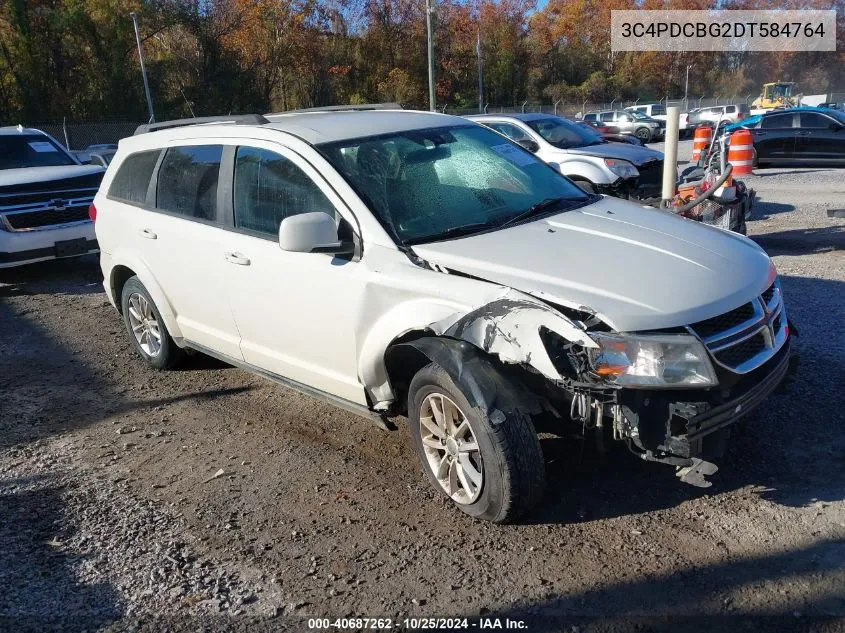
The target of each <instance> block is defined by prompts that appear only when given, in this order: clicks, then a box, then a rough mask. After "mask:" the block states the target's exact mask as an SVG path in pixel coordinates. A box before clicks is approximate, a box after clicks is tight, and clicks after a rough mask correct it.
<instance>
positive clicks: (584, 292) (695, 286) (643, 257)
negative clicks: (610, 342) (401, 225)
mask: <svg viewBox="0 0 845 633" xmlns="http://www.w3.org/2000/svg"><path fill="white" fill-rule="evenodd" d="M414 251H415V252H416V253H417V254H418V255H419V256H420V257H422V258H424V259H425V260H427V261H429V262H431V263H434V264H437V265H438V266H439V267H442V268H445V269H448V270H450V271H454V272H458V273H463V274H466V275H471V276H473V277H478V278H480V279H485V280H488V281H491V282H494V283H498V284H501V285H504V286H509V287H511V288H515V289H516V290H520V291H522V292H525V293H527V294H530V295H533V296H535V297H537V298H539V299H542V300H545V301H548V302H550V303H553V304H554V303H557V304H560V305H564V306H568V307H574V308H579V309H586V310H590V311H593V312H595V313H597V314H598V315H599V316H600V317H601V318H602V319H603V320H604V321H606V322H607V323H608V324H609V325H610V326H611V327H613V328H614V329H616V330H617V331H620V332H633V331H643V330H654V329H660V328H668V327H676V326H680V325H687V324H689V323H695V322H697V321H701V320H703V319H709V318H711V317H714V316H716V315H719V314H722V313H724V312H727V311H729V310H732V309H733V308H736V307H737V306H739V305H742V304H743V303H745V302H747V301H749V300H750V299H751V298H752V297H754V296H756V295H759V294H761V293H762V292H763V291H764V290H765V289H766V288H767V287H768V285H769V284H770V283H771V282H772V281H773V279H774V276H775V274H776V273H775V270H774V266H773V265H772V263H771V261H770V260H769V257H768V256H767V255H766V253H765V252H763V250H762V249H761V248H760V247H758V246H757V245H756V244H755V243H754V242H752V241H751V240H749V239H747V238H745V237H742V236H740V235H737V234H735V233H730V232H728V231H724V230H722V229H717V228H714V227H710V226H706V225H704V224H701V223H699V222H695V221H694V220H687V219H685V218H682V217H679V216H676V215H673V214H671V213H669V212H666V211H659V210H657V209H652V208H645V207H641V206H639V205H635V204H633V203H631V202H628V201H625V200H619V199H617V198H608V197H606V198H603V199H602V200H601V201H600V202H597V203H594V204H591V205H589V206H587V207H583V208H581V209H577V210H573V211H568V212H564V213H559V214H555V215H553V216H550V217H547V218H543V219H539V220H536V221H533V222H529V223H526V224H522V225H518V226H514V227H511V228H508V229H504V230H501V231H492V232H489V233H483V234H480V235H475V236H470V237H466V238H461V239H455V240H447V241H443V242H436V243H432V244H424V245H418V246H414Z"/></svg>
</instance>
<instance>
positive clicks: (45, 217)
mask: <svg viewBox="0 0 845 633" xmlns="http://www.w3.org/2000/svg"><path fill="white" fill-rule="evenodd" d="M5 217H6V221H7V222H8V223H9V226H11V227H12V228H13V229H15V230H17V231H20V230H21V229H35V228H39V227H42V226H51V225H54V224H66V223H68V222H79V221H81V220H87V219H88V207H85V206H79V207H70V208H68V209H44V210H42V211H27V212H25V213H12V214H9V215H7V216H5Z"/></svg>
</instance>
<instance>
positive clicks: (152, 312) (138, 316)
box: [120, 277, 184, 369]
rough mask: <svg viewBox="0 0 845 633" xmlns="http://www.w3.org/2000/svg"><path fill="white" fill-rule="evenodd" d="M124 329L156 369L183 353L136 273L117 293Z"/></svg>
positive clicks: (139, 351) (173, 362)
mask: <svg viewBox="0 0 845 633" xmlns="http://www.w3.org/2000/svg"><path fill="white" fill-rule="evenodd" d="M120 305H121V311H122V312H123V321H124V323H125V324H126V331H127V332H128V333H129V338H130V340H131V341H132V343H133V345H134V346H135V351H137V352H138V354H139V355H140V356H141V358H143V359H144V360H145V361H147V363H148V364H149V365H150V366H151V367H154V368H156V369H170V368H171V367H174V366H175V365H176V364H177V363H178V362H179V361H180V360H182V358H183V356H184V352H183V351H182V350H181V349H180V348H179V347H178V346H177V345H176V343H174V342H173V338H172V337H171V336H170V333H169V332H168V331H167V326H166V325H165V324H164V320H163V319H162V318H161V313H160V312H159V310H158V308H157V307H156V305H155V303H154V302H153V300H152V297H150V293H149V292H147V289H146V288H145V287H144V284H142V283H141V280H140V279H138V277H130V278H129V279H128V280H127V281H126V283H125V284H124V285H123V291H122V292H121V296H120Z"/></svg>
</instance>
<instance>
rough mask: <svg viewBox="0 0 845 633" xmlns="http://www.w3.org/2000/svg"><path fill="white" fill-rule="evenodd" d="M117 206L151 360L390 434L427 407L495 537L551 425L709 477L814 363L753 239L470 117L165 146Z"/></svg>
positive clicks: (107, 228)
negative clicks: (221, 364) (283, 388)
mask: <svg viewBox="0 0 845 633" xmlns="http://www.w3.org/2000/svg"><path fill="white" fill-rule="evenodd" d="M168 125H176V124H164V125H161V124H159V125H158V127H164V128H167V126H168ZM151 127H156V126H151ZM145 129H149V128H145ZM141 131H142V132H143V131H145V130H141ZM95 205H96V208H97V214H96V217H97V221H96V231H97V237H98V239H99V241H100V246H101V249H102V255H101V263H102V270H103V274H104V277H105V279H104V286H105V289H106V291H107V293H108V295H109V297H110V299H111V301H112V302H113V303H114V305H115V306H116V307H117V308H118V310H119V311H120V313H121V314H122V317H123V320H124V322H125V325H126V329H127V331H128V333H129V335H130V338H131V341H132V343H133V345H134V346H135V349H136V350H137V351H138V353H139V354H140V355H141V357H142V358H143V359H144V360H145V361H146V362H148V363H149V364H151V365H152V366H153V367H156V368H167V367H171V366H173V365H174V364H175V363H176V362H177V361H178V360H179V357H180V355H181V353H182V350H183V349H184V348H191V349H194V350H199V351H201V352H205V353H207V354H209V355H212V356H215V357H217V358H220V359H223V360H225V361H226V362H229V363H231V364H233V365H237V366H240V367H243V368H246V369H248V370H251V371H254V372H257V373H259V374H260V375H262V376H265V377H267V378H270V379H273V380H276V381H279V382H281V383H283V384H285V385H288V386H291V387H293V388H296V389H300V390H302V391H304V392H306V393H308V394H311V395H314V396H319V397H323V398H325V399H328V400H329V401H330V402H333V403H335V404H337V405H339V406H342V407H345V408H346V409H349V410H351V411H355V412H358V413H362V414H364V415H368V416H371V417H373V418H374V419H375V420H376V421H378V422H380V423H381V422H382V421H383V420H384V419H385V418H388V417H391V416H399V415H406V416H407V418H408V427H409V429H410V434H411V437H412V441H413V444H414V447H415V449H416V451H417V453H418V455H419V457H420V460H421V463H422V466H423V469H424V471H425V473H426V475H427V476H428V478H429V479H430V481H431V482H432V484H433V485H434V486H435V487H436V488H437V489H439V490H440V491H442V492H443V493H444V494H445V495H447V496H449V497H450V498H451V499H452V500H453V501H454V502H455V504H456V505H457V507H459V508H460V509H461V510H463V511H464V512H466V513H468V514H470V515H472V516H475V517H479V518H483V519H488V520H492V521H506V520H510V519H513V518H514V517H516V516H518V515H519V514H520V513H521V512H523V511H525V510H527V509H528V508H530V507H531V506H532V505H534V504H535V503H536V502H538V501H539V500H540V498H541V496H542V490H543V481H544V460H543V453H542V450H541V447H540V442H539V440H538V436H537V433H536V431H535V427H534V421H535V419H537V418H538V417H543V419H544V420H546V421H547V420H552V421H553V422H552V424H553V425H554V426H553V428H555V429H556V430H558V431H560V432H561V433H563V432H564V430H565V429H569V430H570V431H571V430H576V431H580V432H583V433H585V434H587V433H589V434H597V435H599V436H601V437H604V436H605V435H606V436H607V437H608V438H610V437H612V438H615V439H617V440H620V441H623V442H625V443H627V444H628V446H629V448H630V449H631V450H632V451H633V452H634V453H635V454H636V455H638V456H639V457H641V458H643V459H646V460H649V461H656V462H664V463H668V464H671V465H673V466H675V467H677V468H678V471H677V474H678V475H679V477H680V478H681V479H682V480H684V481H686V482H689V483H693V484H696V485H708V482H707V481H706V480H705V479H704V476H705V475H706V474H709V473H712V472H713V471H714V470H715V466H714V465H713V464H711V463H710V462H708V461H706V460H704V459H702V455H704V456H706V454H707V450H708V441H709V439H710V438H713V437H714V436H720V437H719V439H720V441H723V440H724V437H723V435H724V434H723V431H722V429H724V428H726V427H727V425H729V424H731V423H732V422H734V421H735V420H736V419H737V418H739V417H740V416H742V415H744V414H746V413H747V412H748V411H749V410H751V409H753V408H754V407H755V406H757V405H759V404H760V403H761V402H763V401H764V399H765V397H766V396H767V395H768V394H769V393H770V392H771V391H772V390H773V389H774V388H775V387H776V386H777V385H778V384H779V383H780V382H781V380H782V379H783V378H784V376H785V375H786V373H787V368H788V365H789V347H790V342H789V327H788V325H787V320H786V315H785V312H784V307H783V301H782V298H781V292H780V285H779V283H778V281H777V278H776V273H775V269H774V266H773V265H772V263H771V261H770V260H769V258H768V257H767V256H766V254H765V253H764V252H763V251H762V250H761V249H760V248H758V247H757V246H756V245H755V244H754V243H753V242H751V241H750V240H747V239H745V238H744V237H740V236H737V235H733V234H731V233H729V232H727V231H722V230H720V229H715V228H711V227H708V226H703V225H701V224H699V223H697V222H694V221H691V220H686V219H683V218H680V217H676V216H675V215H673V214H670V213H667V212H663V211H658V210H654V209H646V208H643V207H641V206H639V205H636V204H633V203H630V202H627V201H625V200H619V199H615V198H604V197H602V196H599V195H594V194H589V193H586V192H584V191H582V190H581V189H579V188H578V187H577V186H575V185H574V184H573V183H572V182H571V181H569V180H568V179H567V178H565V177H564V176H562V175H561V174H560V173H558V172H557V171H556V170H555V169H553V168H552V167H550V166H549V165H547V164H546V163H544V162H543V161H541V160H540V159H538V158H537V157H535V156H534V155H533V154H532V153H530V152H528V151H525V150H524V149H522V148H521V147H520V146H519V145H516V144H515V143H512V142H510V141H508V140H507V139H505V138H503V137H502V136H501V135H499V134H497V133H495V132H493V131H492V130H489V129H487V128H485V127H483V126H481V125H478V124H476V123H473V122H471V121H467V120H466V119H461V118H457V117H451V116H446V115H441V114H433V113H427V112H408V111H385V110H379V111H346V112H337V111H333V112H304V113H290V114H282V115H267V116H266V118H265V117H260V116H253V117H244V118H240V119H231V118H230V119H229V120H228V122H219V123H208V124H204V125H184V124H183V125H180V126H178V127H170V128H169V129H160V130H158V131H152V132H150V133H141V134H138V135H136V136H133V137H132V138H128V139H124V140H123V141H121V143H120V146H119V149H118V152H117V155H116V156H115V158H114V160H113V162H112V163H111V165H110V166H109V168H108V172H107V173H106V176H105V179H104V180H103V184H102V187H101V189H100V191H99V193H98V194H97V196H96V199H95ZM382 425H383V426H387V425H386V424H382Z"/></svg>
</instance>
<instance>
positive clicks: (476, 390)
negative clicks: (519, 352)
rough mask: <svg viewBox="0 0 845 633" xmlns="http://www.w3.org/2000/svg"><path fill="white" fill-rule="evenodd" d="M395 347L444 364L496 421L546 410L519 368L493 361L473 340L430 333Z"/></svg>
mask: <svg viewBox="0 0 845 633" xmlns="http://www.w3.org/2000/svg"><path fill="white" fill-rule="evenodd" d="M395 347H397V348H399V347H412V348H414V349H416V350H417V351H419V352H420V353H421V354H423V355H424V356H425V357H426V358H428V359H429V360H430V361H431V362H433V363H436V364H437V365H439V366H440V367H442V368H443V369H444V370H445V371H446V373H447V374H449V377H450V378H451V379H452V381H453V382H454V383H455V385H456V386H457V387H458V388H459V389H460V390H461V391H462V392H463V394H464V395H465V396H466V397H467V400H469V403H470V404H471V405H472V406H473V407H478V408H479V409H480V410H481V411H482V413H484V415H485V416H487V418H488V419H489V420H490V421H491V422H492V423H493V424H501V423H502V422H504V421H505V420H506V419H507V418H508V417H510V416H512V415H514V414H518V413H526V414H529V415H533V414H538V413H540V412H542V411H543V410H544V407H543V404H542V401H541V400H540V398H539V397H538V396H536V395H534V394H533V393H532V392H531V391H529V390H528V389H527V388H526V387H525V385H524V384H523V383H522V381H521V380H520V379H519V377H518V376H517V375H516V372H514V371H509V370H508V368H507V367H506V366H504V365H500V364H498V363H495V362H491V360H490V358H489V357H488V356H487V355H485V354H484V353H483V352H482V351H481V350H480V349H478V348H477V347H475V346H474V345H472V344H471V343H468V342H466V341H459V340H456V339H452V338H446V337H441V336H429V337H424V338H419V339H416V340H414V341H408V342H406V343H399V344H398V345H396V346H395Z"/></svg>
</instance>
